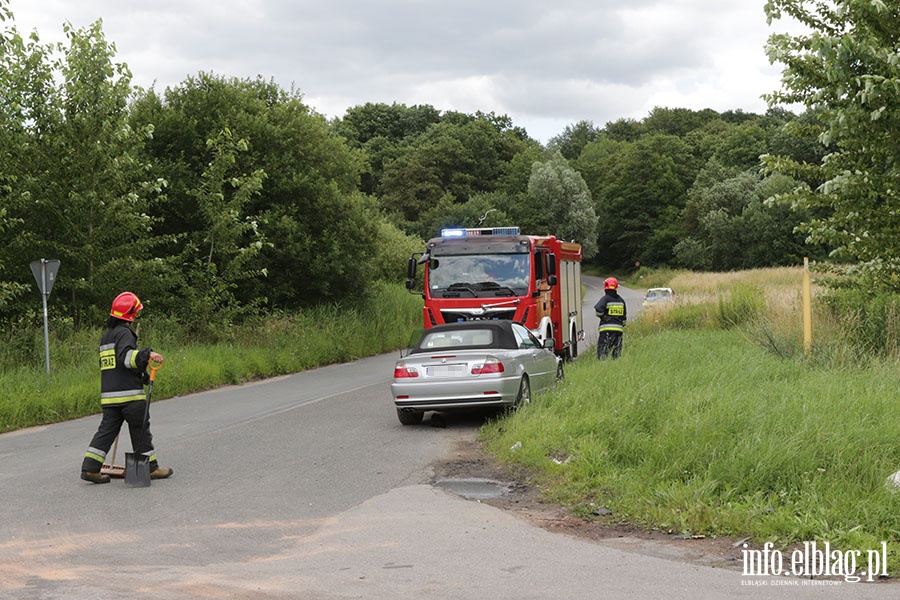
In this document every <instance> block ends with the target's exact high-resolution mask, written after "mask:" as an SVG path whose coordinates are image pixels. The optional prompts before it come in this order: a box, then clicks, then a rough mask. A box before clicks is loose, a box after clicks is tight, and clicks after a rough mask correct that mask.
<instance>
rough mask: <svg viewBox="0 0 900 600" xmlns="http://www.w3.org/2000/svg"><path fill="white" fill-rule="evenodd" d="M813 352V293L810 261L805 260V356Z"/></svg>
mask: <svg viewBox="0 0 900 600" xmlns="http://www.w3.org/2000/svg"><path fill="white" fill-rule="evenodd" d="M811 350H812V291H811V290H810V284H809V259H808V258H805V257H804V259H803V356H809V353H810V351H811Z"/></svg>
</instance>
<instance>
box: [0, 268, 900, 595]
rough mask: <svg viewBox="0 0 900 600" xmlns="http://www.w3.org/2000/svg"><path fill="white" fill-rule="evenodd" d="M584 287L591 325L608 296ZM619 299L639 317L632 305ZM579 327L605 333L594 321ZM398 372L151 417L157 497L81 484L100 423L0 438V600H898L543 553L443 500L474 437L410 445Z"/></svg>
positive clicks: (202, 396) (560, 541)
mask: <svg viewBox="0 0 900 600" xmlns="http://www.w3.org/2000/svg"><path fill="white" fill-rule="evenodd" d="M586 281H587V285H588V288H589V293H588V294H587V298H586V306H590V305H592V303H593V302H594V301H596V297H597V296H598V295H599V285H598V281H597V280H594V278H586ZM623 295H624V296H625V297H626V300H627V301H629V310H630V311H631V310H632V306H631V304H632V301H634V300H635V299H637V301H639V298H640V296H639V294H637V293H636V292H631V291H630V290H623ZM635 311H636V309H635ZM585 328H586V330H588V332H589V334H590V333H592V330H595V329H596V319H595V318H594V317H593V311H592V310H589V311H587V313H586V318H585ZM593 335H594V339H595V337H596V334H593ZM626 349H627V339H626ZM395 358H396V355H393V354H392V355H384V356H378V357H374V358H369V359H365V360H360V361H358V362H355V363H352V364H345V365H335V366H332V367H327V368H322V369H317V370H314V371H309V372H306V373H300V374H296V375H292V376H288V377H281V378H277V379H273V380H269V381H266V382H261V383H254V384H249V385H244V386H235V387H229V388H223V389H219V390H215V391H209V392H204V393H199V394H192V395H190V396H185V397H180V398H174V399H170V400H165V401H160V402H155V403H154V404H153V405H152V408H151V421H152V426H153V431H154V434H155V436H156V444H157V449H158V451H159V456H160V460H161V463H162V464H163V465H164V466H172V467H174V469H175V474H174V476H173V477H172V478H171V479H169V480H165V481H154V482H153V484H152V485H151V487H149V488H126V487H125V486H124V485H123V483H122V481H121V480H114V481H113V482H112V483H110V484H106V485H93V484H89V483H85V482H82V481H81V480H80V479H79V478H78V473H79V468H80V464H81V457H82V454H83V452H84V450H85V448H86V446H87V443H88V442H89V441H90V438H91V435H92V434H93V433H94V430H95V429H96V426H97V424H98V422H99V417H89V418H85V419H79V420H75V421H70V422H66V423H61V424H58V425H52V426H47V427H38V428H33V429H28V430H23V431H19V432H13V433H8V434H3V435H0V465H2V466H0V490H2V492H0V494H2V499H3V507H4V509H3V510H2V511H0V597H2V598H3V599H8V600H25V599H27V600H50V599H54V600H56V599H66V600H94V599H96V600H113V599H119V598H135V599H148V600H156V599H159V600H188V599H197V598H200V599H226V598H227V599H237V600H243V599H248V600H263V599H266V600H268V599H294V598H297V599H307V598H310V599H323V600H330V599H347V598H366V599H376V600H378V599H392V600H393V599H398V598H428V599H432V598H433V599H448V600H449V599H469V598H472V599H481V598H501V599H505V598H510V599H512V598H516V599H523V598H533V599H549V598H554V599H580V598H584V599H596V598H641V599H646V598H667V599H668V600H677V599H679V598H685V599H688V598H689V599H691V600H702V599H706V598H726V597H727V598H756V599H759V598H780V597H785V598H787V597H790V598H808V597H809V598H812V597H815V598H821V597H829V598H832V597H834V598H886V597H889V594H891V593H892V594H893V595H890V597H896V587H895V586H890V585H859V584H857V585H852V584H843V585H840V586H838V587H828V588H825V587H821V586H810V585H807V586H802V587H801V586H796V587H785V586H775V585H773V584H772V581H770V580H769V579H771V578H769V579H764V580H762V582H763V583H766V586H765V587H759V586H751V585H749V584H748V583H747V582H748V581H750V579H749V578H745V577H742V575H741V574H740V573H739V572H736V571H731V570H723V569H713V568H706V567H699V566H696V565H686V564H682V563H680V562H677V561H672V560H667V559H664V558H658V557H653V556H648V555H646V554H636V553H630V552H625V551H622V550H619V549H615V548H611V547H609V546H607V545H603V544H600V543H595V542H589V541H585V540H581V539H576V538H573V537H569V536H566V535H559V534H552V533H549V532H547V531H545V530H543V529H540V528H536V527H532V526H530V525H528V524H526V523H525V522H524V521H522V520H520V519H518V518H515V517H513V516H511V515H509V514H507V513H505V512H503V511H502V510H500V509H497V508H494V507H491V506H488V505H487V504H482V503H479V502H476V501H472V500H466V499H464V498H462V497H460V496H457V495H454V494H452V493H450V492H447V491H445V490H443V489H441V488H438V487H435V486H433V485H432V484H431V480H432V472H431V470H430V467H429V465H430V464H432V463H433V462H434V461H436V460H438V459H440V458H442V457H445V456H447V454H448V453H449V452H451V451H452V448H453V447H454V445H455V444H456V443H457V442H459V441H460V440H464V439H472V438H473V437H474V436H475V435H476V431H477V427H478V424H479V421H478V419H455V420H452V421H448V426H447V427H446V428H432V427H428V426H427V425H425V426H421V427H403V426H401V425H400V424H399V422H398V421H397V419H396V415H395V414H394V410H393V407H392V403H391V398H390V387H389V386H390V375H391V372H392V368H393V363H394V360H395ZM164 377H165V372H164V371H160V375H159V378H160V379H159V380H158V382H157V385H160V383H161V382H162V381H163V378H164ZM125 445H128V444H127V442H126V444H125ZM121 452H124V449H123V448H122V447H121V446H120V453H121ZM119 462H122V461H121V460H120V461H119Z"/></svg>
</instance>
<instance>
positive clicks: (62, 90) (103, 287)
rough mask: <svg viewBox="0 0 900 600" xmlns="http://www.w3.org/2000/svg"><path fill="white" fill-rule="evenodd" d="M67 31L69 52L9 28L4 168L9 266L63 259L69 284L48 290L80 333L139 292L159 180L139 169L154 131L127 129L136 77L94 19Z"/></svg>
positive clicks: (151, 243) (2, 90) (63, 281)
mask: <svg viewBox="0 0 900 600" xmlns="http://www.w3.org/2000/svg"><path fill="white" fill-rule="evenodd" d="M64 31H65V33H66V36H67V38H68V46H63V45H62V44H60V45H43V44H41V43H40V40H39V38H38V36H37V34H36V33H32V34H31V36H30V38H29V40H28V41H27V42H26V41H25V40H23V39H22V38H21V36H19V35H18V33H17V32H16V31H15V29H13V31H12V32H11V34H10V35H9V36H8V37H7V39H6V40H5V42H4V43H3V47H2V50H0V52H2V60H3V68H2V71H3V75H2V79H0V82H2V85H0V94H2V99H3V101H2V102H0V104H3V108H2V109H0V115H2V116H0V121H2V127H0V131H2V132H0V136H2V138H3V139H2V141H3V142H4V144H3V147H4V149H5V150H6V152H5V155H4V157H3V159H0V163H2V165H3V166H2V170H3V171H5V173H6V175H7V176H8V177H9V179H8V181H10V182H11V184H10V186H9V187H10V192H9V196H8V199H9V202H8V204H7V210H8V212H9V216H10V218H13V219H18V220H21V222H22V223H23V226H21V227H17V228H16V229H15V231H14V233H15V235H12V236H11V237H10V239H9V240H8V244H6V245H5V247H4V250H5V252H6V253H8V255H9V256H12V257H15V260H16V261H23V260H25V258H26V257H29V256H31V257H39V256H48V257H53V258H58V259H60V260H61V262H62V264H64V265H65V267H64V268H65V273H66V276H65V277H63V278H60V281H59V282H58V283H57V285H56V287H55V288H54V289H55V290H58V293H57V299H58V302H60V303H65V305H67V307H68V308H69V310H70V314H71V317H72V318H73V319H74V320H75V323H76V324H79V323H81V322H82V321H87V322H89V323H90V322H91V321H92V320H95V319H97V318H101V317H102V316H103V314H104V312H105V311H102V310H100V308H99V307H101V306H106V305H107V303H108V301H109V298H111V297H112V296H114V295H115V293H116V292H117V291H121V290H122V289H125V287H126V286H127V287H128V288H131V289H133V290H134V291H135V292H138V293H140V292H141V290H140V285H141V282H142V281H143V280H144V279H146V277H145V276H144V275H145V273H146V268H147V266H148V264H149V263H150V261H151V260H152V258H153V256H152V255H153V249H154V248H155V245H156V243H157V240H155V239H154V236H153V234H152V227H153V223H154V220H153V219H152V218H151V217H150V216H148V212H149V208H150V206H151V205H152V202H153V201H154V200H155V198H157V197H158V195H159V193H160V191H161V188H162V182H160V181H159V180H157V179H156V178H154V177H153V176H152V175H151V173H150V170H149V165H148V164H147V162H146V161H145V160H143V153H142V152H143V144H144V142H145V141H146V139H147V138H148V136H149V135H150V134H151V132H152V128H151V127H149V126H147V125H145V124H134V125H132V124H130V123H129V122H128V99H129V96H130V93H131V73H130V72H129V71H128V68H127V66H126V65H124V64H121V63H114V62H113V59H114V56H115V46H114V45H113V44H110V43H109V42H107V41H106V39H105V37H104V35H103V32H102V29H101V23H100V21H97V22H96V23H94V24H93V25H91V26H90V27H89V28H87V29H82V30H76V29H74V28H73V27H72V26H71V25H68V24H67V25H65V26H64ZM60 55H61V56H60ZM7 144H8V145H7ZM0 262H2V261H0Z"/></svg>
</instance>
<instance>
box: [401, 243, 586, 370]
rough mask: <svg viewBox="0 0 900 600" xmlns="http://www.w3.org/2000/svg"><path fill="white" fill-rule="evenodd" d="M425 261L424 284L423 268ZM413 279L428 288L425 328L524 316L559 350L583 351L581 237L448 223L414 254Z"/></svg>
mask: <svg viewBox="0 0 900 600" xmlns="http://www.w3.org/2000/svg"><path fill="white" fill-rule="evenodd" d="M420 264H421V265H424V268H425V273H424V290H423V291H422V292H417V290H416V287H417V286H416V268H417V266H418V265H420ZM407 277H408V279H407V281H406V287H407V289H409V290H410V291H411V292H413V293H421V294H422V297H423V298H424V300H425V306H424V308H423V310H422V313H423V320H424V324H425V328H426V329H428V328H430V327H433V326H434V325H440V324H442V323H453V322H456V321H470V320H476V319H509V320H514V321H518V322H519V323H522V324H523V325H525V326H526V327H528V328H529V329H530V330H531V331H533V332H534V333H535V335H537V336H538V337H540V338H541V339H550V338H552V339H553V340H554V349H555V351H556V353H557V354H559V355H560V356H563V357H566V358H574V357H576V356H577V355H578V343H579V342H580V341H583V340H584V328H583V327H582V314H581V313H582V309H581V304H582V297H581V245H580V244H577V243H575V242H565V241H562V240H558V239H556V237H555V236H536V235H522V234H521V233H520V231H519V228H518V227H488V228H477V229H444V230H443V231H441V237H437V238H432V239H431V240H429V241H428V244H427V245H426V247H425V252H417V253H415V254H413V256H412V258H410V260H409V270H408V273H407Z"/></svg>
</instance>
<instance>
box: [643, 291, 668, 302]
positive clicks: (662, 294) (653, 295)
mask: <svg viewBox="0 0 900 600" xmlns="http://www.w3.org/2000/svg"><path fill="white" fill-rule="evenodd" d="M668 297H669V291H668V290H650V291H649V292H647V299H648V300H664V299H666V298H668Z"/></svg>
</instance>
